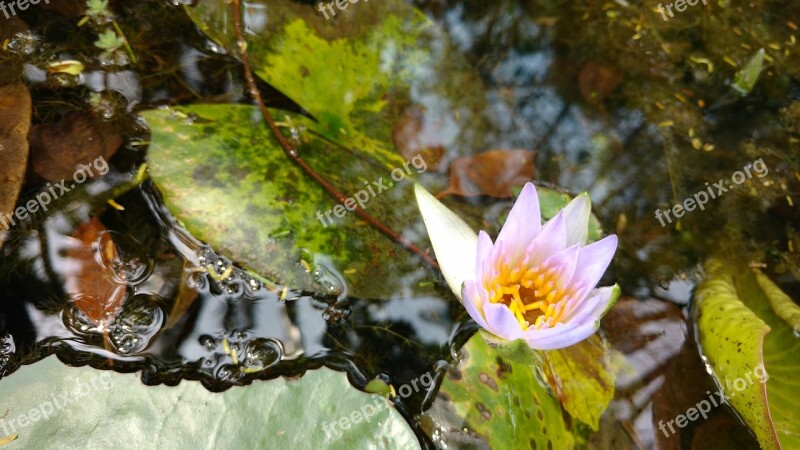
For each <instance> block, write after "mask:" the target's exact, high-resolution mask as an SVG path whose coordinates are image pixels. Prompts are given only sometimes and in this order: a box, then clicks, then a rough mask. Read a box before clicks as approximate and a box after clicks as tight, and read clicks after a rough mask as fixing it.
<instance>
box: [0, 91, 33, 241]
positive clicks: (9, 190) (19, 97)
mask: <svg viewBox="0 0 800 450" xmlns="http://www.w3.org/2000/svg"><path fill="white" fill-rule="evenodd" d="M30 125H31V94H30V93H29V92H28V88H27V87H26V86H25V85H24V84H22V83H16V84H9V85H7V86H3V87H0V214H3V215H4V216H5V215H7V214H9V213H11V212H12V210H13V209H14V206H15V205H16V204H17V199H18V198H19V192H20V189H21V188H22V185H23V183H24V182H25V169H26V167H27V165H28V129H29V128H30ZM4 231H5V230H2V229H0V245H2V243H3V241H4V240H5V235H6V233H5V232H4Z"/></svg>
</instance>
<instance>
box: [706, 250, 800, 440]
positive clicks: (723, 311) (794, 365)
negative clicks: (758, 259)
mask: <svg viewBox="0 0 800 450" xmlns="http://www.w3.org/2000/svg"><path fill="white" fill-rule="evenodd" d="M706 268H707V272H708V274H709V278H708V279H707V280H705V281H704V282H703V283H701V284H700V285H699V286H698V289H697V293H696V301H697V305H696V310H695V321H696V323H697V328H698V332H699V338H700V339H699V340H700V346H701V350H702V353H703V354H704V356H705V357H706V358H707V359H708V362H709V364H711V367H712V368H713V370H714V377H715V379H716V381H717V384H718V385H719V386H720V388H721V389H722V390H723V391H724V392H725V395H726V396H729V397H730V398H729V399H728V402H729V403H730V405H731V406H732V407H733V408H734V409H735V410H736V412H737V413H738V414H739V415H740V416H741V417H742V419H743V420H744V421H745V423H747V425H748V426H749V427H750V428H751V429H752V430H753V432H754V433H755V434H756V437H757V438H758V441H759V443H760V444H761V448H769V449H779V448H784V449H789V448H800V410H798V408H797V404H798V403H800V391H798V389H797V386H798V385H800V339H798V338H797V336H796V335H795V334H794V332H793V329H792V327H791V326H789V325H788V324H787V323H786V322H785V321H784V320H783V319H781V318H780V317H779V316H778V315H777V314H776V313H775V311H773V309H772V305H771V303H770V300H769V298H768V296H769V295H775V293H774V292H773V290H772V289H770V290H769V291H765V290H764V289H763V288H762V286H761V285H760V284H759V280H758V278H757V274H756V273H755V272H754V271H752V270H751V269H748V268H746V267H739V266H735V267H731V266H730V265H729V264H723V263H722V262H721V261H717V260H711V261H709V262H708V263H707V265H706ZM758 275H759V276H762V277H763V275H761V274H758ZM766 282H768V281H766ZM764 283H765V281H764V280H761V284H764ZM770 284H771V283H770ZM771 288H774V289H777V287H776V286H774V285H772V286H771ZM765 371H766V372H765ZM764 381H766V383H765V382H764Z"/></svg>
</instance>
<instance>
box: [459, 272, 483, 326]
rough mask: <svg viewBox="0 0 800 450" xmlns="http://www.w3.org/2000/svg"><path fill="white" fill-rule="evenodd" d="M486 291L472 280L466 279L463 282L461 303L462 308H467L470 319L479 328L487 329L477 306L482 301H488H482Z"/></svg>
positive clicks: (481, 303)
mask: <svg viewBox="0 0 800 450" xmlns="http://www.w3.org/2000/svg"><path fill="white" fill-rule="evenodd" d="M485 296H486V293H485V292H484V291H483V289H481V288H480V287H479V285H478V283H477V282H475V281H473V280H467V281H465V282H464V291H463V300H462V304H463V305H464V309H466V310H467V313H468V314H469V316H470V317H472V320H474V321H475V322H476V323H477V324H478V325H480V326H481V328H484V329H488V327H487V325H486V319H484V318H483V315H482V314H481V312H480V309H479V308H478V305H483V304H484V303H488V302H485V301H484V298H485Z"/></svg>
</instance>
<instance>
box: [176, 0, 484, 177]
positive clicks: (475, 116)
mask: <svg viewBox="0 0 800 450" xmlns="http://www.w3.org/2000/svg"><path fill="white" fill-rule="evenodd" d="M340 3H342V2H340ZM344 5H345V7H346V10H344V11H340V10H339V9H338V8H336V7H334V10H335V12H336V16H335V17H332V16H331V15H330V13H328V19H326V18H325V15H324V14H323V12H321V11H320V9H319V5H318V3H313V4H312V3H305V4H304V2H297V1H294V0H256V1H243V2H242V6H241V10H242V15H243V27H244V28H245V38H246V40H247V54H248V60H249V61H250V63H251V65H252V67H253V71H254V72H255V74H256V75H257V76H259V77H260V78H261V79H263V80H264V81H266V82H267V83H269V84H270V85H271V86H274V87H275V88H277V89H278V90H280V91H281V92H282V93H284V94H285V95H287V96H288V97H289V98H291V99H292V100H294V101H295V102H296V103H297V104H298V105H300V106H301V107H302V108H303V109H304V110H306V111H307V112H308V113H310V114H311V115H312V116H313V117H314V119H315V122H313V123H310V124H309V128H310V129H311V130H313V131H315V132H316V133H319V134H321V135H323V136H325V138H327V139H330V140H332V141H334V142H337V143H340V144H341V145H343V146H345V147H347V148H350V149H353V150H354V151H356V152H358V153H361V154H363V155H365V156H367V157H369V158H371V159H373V160H375V161H378V162H380V163H382V164H385V165H386V166H387V167H390V168H391V167H395V166H396V165H397V164H398V163H402V159H401V158H400V156H399V155H398V153H397V151H396V150H395V149H394V148H393V147H394V145H393V139H392V128H393V127H394V126H395V125H396V124H397V123H398V122H399V121H400V120H401V118H402V117H404V114H406V113H407V112H409V111H411V110H413V111H418V112H421V113H422V114H421V115H422V116H423V118H422V119H421V130H420V131H421V133H420V135H428V136H435V138H436V140H437V141H438V142H437V143H438V144H439V145H441V146H442V147H444V148H445V149H446V150H447V151H448V152H449V153H450V154H451V156H456V155H463V154H466V153H468V152H472V151H476V150H480V149H481V147H483V145H482V144H483V143H484V142H483V141H482V138H483V133H484V130H485V129H486V128H485V127H486V123H485V118H484V112H485V111H486V110H487V107H486V105H487V102H486V93H485V92H486V91H485V89H484V87H483V84H482V82H481V80H480V78H479V77H478V76H477V74H476V72H475V71H474V70H473V69H472V68H471V67H470V66H469V64H467V62H466V59H465V58H464V57H463V56H462V55H461V54H460V53H459V52H458V51H457V49H456V48H455V46H453V45H451V44H450V43H449V42H448V39H447V36H446V34H445V33H443V32H442V30H441V29H440V28H438V27H437V26H436V25H434V23H433V22H431V21H430V20H428V18H426V17H425V15H424V14H423V13H422V12H420V11H418V10H417V9H415V8H413V7H411V6H409V5H408V4H407V2H404V1H402V0H381V1H372V2H366V1H365V2H358V3H347V2H344ZM186 10H187V12H188V13H189V16H190V17H191V18H192V19H193V20H194V21H195V22H196V23H197V24H198V25H199V27H200V29H201V30H202V31H203V32H205V33H206V34H207V35H208V36H209V37H210V38H212V39H213V40H215V41H216V42H218V43H219V44H220V45H222V46H223V47H225V48H226V49H227V50H228V51H229V52H231V53H232V54H234V55H236V56H240V54H239V47H238V46H237V45H236V32H235V28H234V22H233V14H234V12H233V11H234V10H233V7H232V6H231V2H228V1H226V0H204V1H202V2H199V3H198V4H197V6H194V7H189V6H187V7H186Z"/></svg>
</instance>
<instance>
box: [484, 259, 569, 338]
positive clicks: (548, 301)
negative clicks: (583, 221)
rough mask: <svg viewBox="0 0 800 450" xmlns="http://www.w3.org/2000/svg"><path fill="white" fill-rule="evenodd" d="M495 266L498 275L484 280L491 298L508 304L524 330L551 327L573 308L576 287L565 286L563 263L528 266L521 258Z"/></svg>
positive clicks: (491, 300) (495, 301)
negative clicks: (516, 261) (517, 262)
mask: <svg viewBox="0 0 800 450" xmlns="http://www.w3.org/2000/svg"><path fill="white" fill-rule="evenodd" d="M496 267H497V270H496V272H495V273H496V276H495V277H494V278H493V279H489V280H486V282H485V283H484V287H485V288H486V291H487V292H488V293H489V301H490V302H492V303H503V304H504V305H506V306H508V308H509V309H510V310H511V312H512V313H514V316H515V317H516V318H517V321H519V325H520V327H522V329H523V330H526V329H528V327H530V326H534V327H535V328H536V329H541V328H542V327H544V328H550V327H552V326H553V325H555V324H556V323H558V322H559V321H560V320H561V319H562V318H563V317H564V315H565V314H567V312H568V311H569V310H572V309H573V307H574V303H575V301H574V299H575V298H576V297H575V291H576V287H575V286H570V287H565V286H563V283H562V282H561V278H562V277H561V275H562V269H563V268H562V267H547V266H544V265H539V266H534V267H528V266H527V264H524V263H522V262H521V263H520V264H517V265H516V266H512V265H510V264H508V263H506V262H498V264H497V266H496Z"/></svg>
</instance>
